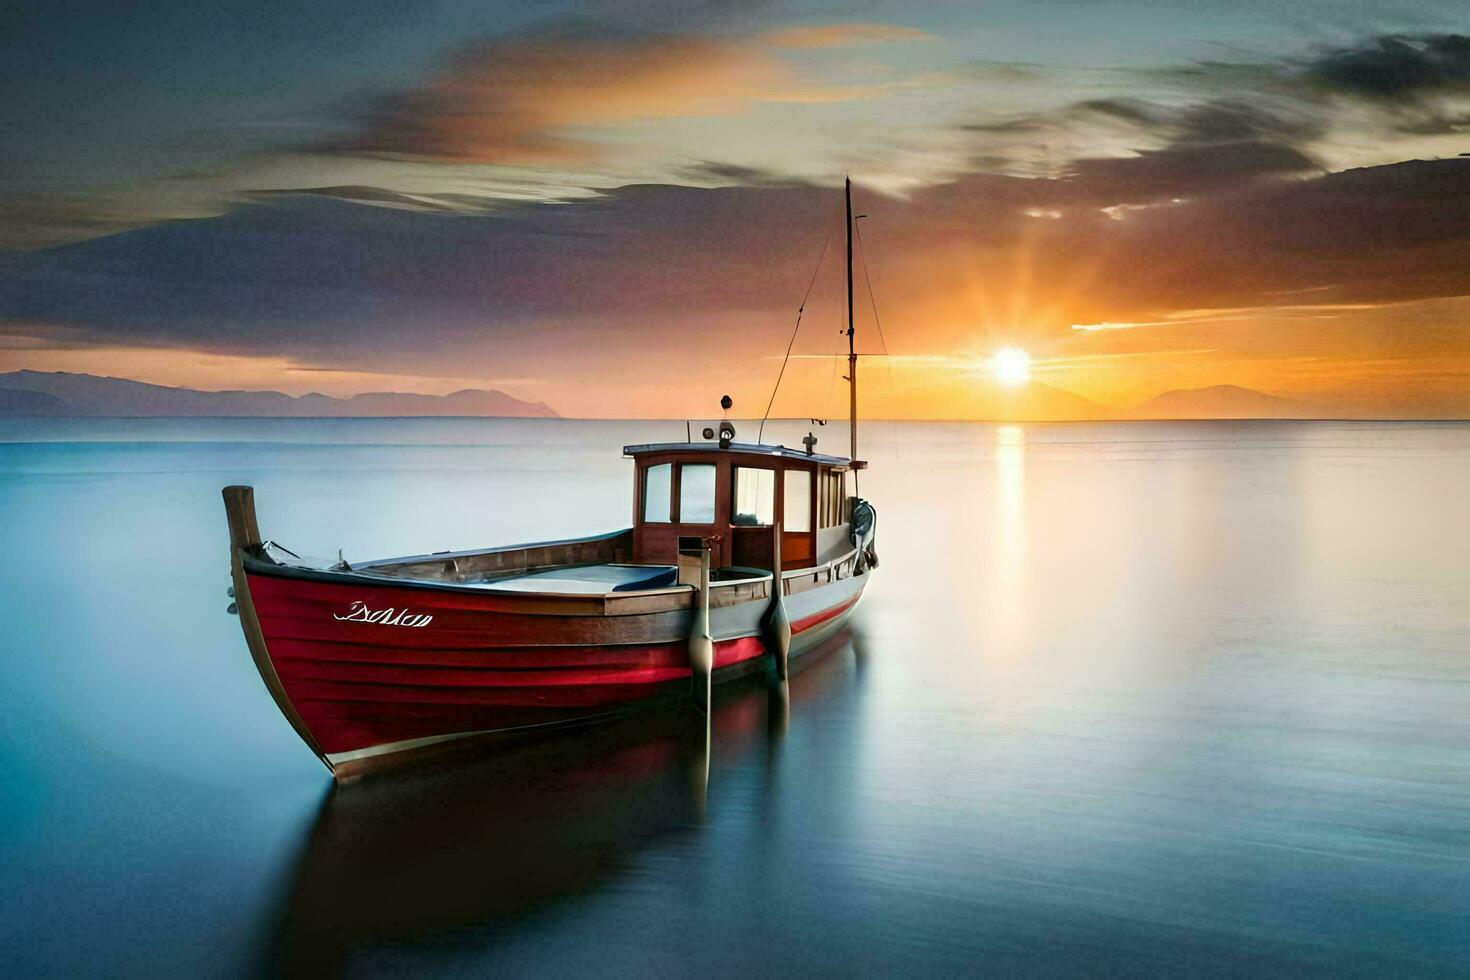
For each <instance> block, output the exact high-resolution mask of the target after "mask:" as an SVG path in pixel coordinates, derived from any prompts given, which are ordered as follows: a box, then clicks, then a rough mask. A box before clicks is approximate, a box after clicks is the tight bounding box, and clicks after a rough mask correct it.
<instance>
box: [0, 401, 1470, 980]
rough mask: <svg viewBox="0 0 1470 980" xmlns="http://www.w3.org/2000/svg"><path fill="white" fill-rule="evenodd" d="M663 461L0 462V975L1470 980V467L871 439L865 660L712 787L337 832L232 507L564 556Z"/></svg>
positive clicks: (614, 516)
mask: <svg viewBox="0 0 1470 980" xmlns="http://www.w3.org/2000/svg"><path fill="white" fill-rule="evenodd" d="M835 430H836V427H834V428H833V429H832V430H827V434H826V436H825V438H824V439H823V444H824V446H823V448H826V447H827V446H828V445H839V444H845V436H844V435H843V433H842V432H840V431H835ZM682 432H683V427H682V426H681V425H677V424H658V425H651V424H646V423H639V424H629V423H566V422H510V423H507V422H487V421H472V420H433V421H417V420H414V421H408V420H404V421H389V422H383V421H372V420H332V421H322V422H316V421H304V420H293V421H218V420H212V421H200V422H170V421H143V422H138V421H70V422H60V421H58V422H35V421H30V422H6V423H0V629H3V633H4V637H5V642H4V647H3V653H4V655H3V665H0V732H3V743H0V767H3V770H0V776H3V780H4V782H3V787H4V789H3V796H0V893H3V894H4V895H5V900H4V902H3V903H0V962H3V963H4V964H5V965H4V967H3V969H4V972H6V973H9V974H11V975H27V974H34V973H42V972H48V973H55V972H76V973H88V974H91V973H96V972H106V973H109V974H141V975H157V974H160V973H172V974H185V975H193V976H200V975H220V974H225V975H229V974H246V975H250V974H258V973H271V972H276V971H279V970H283V969H285V970H289V971H293V972H299V973H312V974H316V973H322V972H332V971H342V972H346V973H349V974H354V975H374V974H381V973H389V972H405V971H411V972H414V973H432V974H447V975H458V974H466V975H482V974H485V973H488V972H490V971H496V972H502V971H511V972H522V973H532V972H534V973H536V974H538V975H564V974H568V973H599V974H603V973H615V974H641V975H648V974H649V973H651V972H653V971H659V972H665V971H667V972H672V971H678V972H680V973H693V972H695V971H698V972H701V973H709V974H716V975H737V974H738V975H758V974H762V973H768V972H777V971H780V972H788V971H802V972H815V973H832V974H836V973H843V974H846V973H859V974H867V975H894V974H898V973H916V972H921V971H922V972H924V973H928V974H934V975H950V974H957V973H972V972H976V971H981V970H983V971H1001V970H1004V971H1006V972H1015V973H1024V974H1057V973H1061V972H1067V973H1099V974H1101V973H1107V974H1147V973H1153V974H1156V973H1159V972H1167V973H1172V974H1186V973H1187V974H1196V975H1198V974H1225V973H1240V972H1251V973H1270V974H1292V975H1303V974H1317V973H1321V974H1337V975H1341V974H1384V975H1386V974H1403V973H1409V972H1412V973H1417V974H1429V973H1442V974H1450V973H1455V972H1457V971H1459V972H1465V971H1470V914H1467V909H1470V492H1467V488H1470V425H1458V424H1432V425H1421V424H1363V423H1351V424H1317V423H1240V424H1234V423H1216V424H1189V423H1167V424H1153V423H1138V424H1125V425H1091V424H1086V425H1083V424H1077V425H1060V426H1024V427H1021V426H992V425H892V424H874V425H872V426H870V427H869V428H868V430H867V434H866V435H867V444H868V446H869V447H870V448H869V449H868V455H870V456H871V458H872V460H873V468H872V469H871V470H870V471H869V472H868V473H867V474H865V475H864V476H863V478H862V488H861V489H862V492H863V493H864V495H865V496H868V497H870V498H871V499H873V500H874V501H875V502H876V504H877V506H878V509H879V513H880V523H879V528H878V547H879V553H880V555H881V558H882V567H881V569H880V570H879V571H878V573H877V575H876V578H875V580H874V583H873V585H872V586H871V587H870V588H869V591H868V595H867V597H866V598H865V600H864V603H863V605H862V607H861V608H860V610H859V612H858V614H857V616H856V618H855V621H854V628H853V630H852V633H851V636H849V637H845V638H840V639H839V640H838V642H835V643H833V644H832V645H830V647H829V648H828V649H827V650H826V651H825V652H824V654H823V655H822V656H821V657H820V658H814V659H810V660H808V661H806V663H805V664H804V669H803V670H802V671H801V672H800V673H799V674H797V675H796V676H794V677H793V679H792V681H791V683H790V686H789V691H786V692H782V691H780V690H778V689H768V688H767V687H765V686H764V685H762V684H760V683H758V682H757V683H755V684H752V685H747V686H745V687H742V688H740V689H737V690H733V691H728V692H722V694H721V697H720V706H719V710H718V711H717V713H716V716H715V719H714V723H713V728H714V731H713V739H712V751H711V761H710V764H709V766H708V770H707V771H706V770H705V768H704V767H703V766H702V765H701V759H702V754H701V752H700V751H699V750H698V748H697V744H696V742H697V740H695V739H693V738H692V737H691V736H690V734H689V730H688V719H687V718H685V717H683V716H682V715H678V714H670V715H660V716H654V717H650V718H648V719H644V720H641V721H638V722H636V723H633V724H629V725H624V726H622V727H619V728H616V729H607V730H603V731H600V732H599V733H598V734H597V735H596V736H595V737H588V736H587V735H586V734H583V735H578V736H575V737H563V738H559V739H554V740H544V741H539V742H535V743H531V744H527V745H523V746H520V747H519V748H516V749H513V750H507V751H501V752H499V753H496V754H491V755H479V756H475V757H472V758H470V759H467V760H466V761H464V762H462V763H460V764H457V765H452V766H447V767H442V768H439V769H434V770H430V771H426V772H421V773H416V774H413V775H409V776H403V777H394V778H386V779H381V780H376V781H371V780H370V781H365V782H362V783H359V784H357V785H353V786H348V787H344V788H342V789H339V790H336V791H333V790H332V788H331V785H330V780H329V777H328V776H327V773H326V771H325V769H323V768H322V767H321V766H320V764H319V763H318V762H317V761H316V760H315V759H314V758H313V757H312V755H311V754H310V752H309V751H308V750H307V749H306V748H305V747H304V746H302V745H301V744H300V743H299V742H298V740H297V739H296V736H295V735H294V734H293V733H292V732H291V730H290V729H289V727H288V726H287V725H286V723H285V721H284V720H283V719H282V718H281V717H280V715H279V714H278V712H277V710H276V708H275V706H274V704H273V703H272V702H271V700H270V698H269V696H268V695H267V694H266V692H265V689H264V688H263V686H262V685H261V683H260V680H259V678H258V676H257V675H256V673H255V670H254V668H253V667H252V666H251V664H250V661H249V657H248V654H247V652H246V649H245V644H244V641H243V639H242V637H241V634H240V629H239V624H238V621H237V620H236V619H235V618H233V617H231V616H228V615H226V614H225V611H224V610H225V605H226V603H227V601H228V600H227V599H226V598H225V593H224V590H225V587H226V585H227V584H228V563H227V556H226V548H225V540H226V538H225V527H224V518H223V513H222V507H221V504H220V500H219V488H220V487H221V486H223V485H224V484H226V483H240V482H246V483H252V484H254V485H255V486H256V488H257V498H258V506H259V513H260V520H261V524H262V527H263V530H264V531H265V534H266V535H267V536H268V537H271V538H274V539H276V540H278V541H280V542H282V543H283V544H285V545H286V546H288V547H290V548H291V549H292V550H294V551H297V552H300V553H302V554H315V555H327V556H335V555H336V552H337V549H338V548H339V547H340V548H342V549H343V551H344V552H345V554H346V556H347V558H348V559H349V560H351V559H365V558H372V557H382V556H385V555H390V554H400V553H418V552H424V551H433V550H441V549H445V548H466V547H472V546H476V545H483V544H490V543H508V542H514V541H524V540H535V539H539V538H553V537H565V536H569V535H573V534H579V533H588V532H594V531H599V530H605V529H610V528H614V527H620V526H623V525H625V524H626V523H627V514H628V512H629V511H630V509H631V508H630V489H629V482H630V481H629V471H628V467H629V466H630V464H629V463H627V462H626V461H624V460H622V459H620V458H619V454H618V448H619V447H620V446H621V445H622V444H624V443H628V442H641V441H648V440H652V439H663V438H679V437H681V436H682ZM768 434H769V433H768ZM802 434H804V432H803V431H801V430H796V429H790V428H786V429H780V430H779V431H777V433H776V436H777V438H778V439H780V440H782V441H786V442H787V443H788V444H796V441H797V440H798V439H799V438H800V436H801V435H802ZM706 779H707V787H706Z"/></svg>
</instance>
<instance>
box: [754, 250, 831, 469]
mask: <svg viewBox="0 0 1470 980" xmlns="http://www.w3.org/2000/svg"><path fill="white" fill-rule="evenodd" d="M832 227H833V226H832V225H830V224H829V225H828V226H827V237H826V238H825V239H824V240H823V241H822V251H821V252H819V253H817V267H816V268H815V269H813V270H812V279H811V282H809V283H807V284H806V294H805V295H803V296H802V297H801V305H800V306H798V307H797V308H796V326H794V327H792V328H791V339H790V340H788V341H787V342H786V356H785V357H783V358H781V370H780V371H779V372H778V373H777V374H776V385H775V387H774V388H772V389H771V397H770V399H769V400H768V401H767V402H766V414H764V415H762V416H761V427H760V431H759V432H757V433H756V437H755V441H756V442H757V443H759V442H760V441H761V439H762V438H763V437H764V436H765V434H766V420H767V419H769V418H770V417H771V406H772V405H774V404H776V392H778V391H780V390H781V379H782V378H784V377H785V376H786V363H787V362H788V361H790V360H791V348H792V347H793V346H794V345H795V344H796V335H797V333H798V332H799V331H800V330H801V315H802V314H803V313H805V312H806V301H807V300H809V299H811V298H812V287H813V286H815V285H816V284H817V275H818V274H819V273H821V271H822V259H824V258H826V257H827V246H828V245H831V244H832Z"/></svg>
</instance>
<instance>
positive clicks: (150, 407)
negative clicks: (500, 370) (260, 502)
mask: <svg viewBox="0 0 1470 980" xmlns="http://www.w3.org/2000/svg"><path fill="white" fill-rule="evenodd" d="M0 415H10V416H15V415H93V416H104V415H105V416H175V417H177V416H216V417H220V416H284V417H304V418H311V417H355V418H376V417H383V416H435V415H436V416H463V415H469V416H493V417H500V418H557V417H558V416H557V414H556V412H553V411H552V410H551V409H550V408H548V407H547V406H545V405H544V404H542V403H541V402H528V401H522V400H521V399H519V398H513V397H511V396H510V395H507V394H506V393H505V392H503V391H493V390H489V391H482V390H479V389H473V388H471V389H466V390H464V391H456V392H455V393H454V394H452V395H414V394H403V393H400V392H391V391H375V392H368V393H366V394H361V395H353V396H352V397H351V398H332V397H329V396H327V395H318V394H310V395H301V396H300V397H295V396H292V395H286V394H282V393H281V392H279V391H196V390H194V389H192V388H169V387H166V386H164V385H150V384H144V383H143V382H141V381H128V380H126V379H124V378H99V377H97V376H95V375H91V374H69V373H66V372H61V371H58V372H54V373H51V372H42V371H12V372H10V373H9V374H0Z"/></svg>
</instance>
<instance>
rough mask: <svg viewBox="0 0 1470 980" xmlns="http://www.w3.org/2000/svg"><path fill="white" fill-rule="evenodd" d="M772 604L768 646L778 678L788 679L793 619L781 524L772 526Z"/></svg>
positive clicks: (767, 624) (769, 611)
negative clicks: (788, 610) (785, 578)
mask: <svg viewBox="0 0 1470 980" xmlns="http://www.w3.org/2000/svg"><path fill="white" fill-rule="evenodd" d="M771 533H772V535H773V540H772V542H771V603H770V608H769V610H768V611H767V612H766V646H767V648H768V649H770V651H771V655H772V656H773V657H775V659H776V676H777V677H779V678H781V680H783V681H784V680H785V679H786V674H787V664H788V662H789V661H790V659H791V618H790V617H789V616H788V615H787V614H786V583H785V582H784V581H782V578H781V571H782V569H781V522H780V521H777V522H776V523H775V524H773V525H772V526H771Z"/></svg>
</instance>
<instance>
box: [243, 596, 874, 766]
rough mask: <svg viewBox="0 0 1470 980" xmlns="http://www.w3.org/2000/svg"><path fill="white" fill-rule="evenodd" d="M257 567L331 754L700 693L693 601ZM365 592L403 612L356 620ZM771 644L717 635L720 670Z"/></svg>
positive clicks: (271, 616) (822, 615)
mask: <svg viewBox="0 0 1470 980" xmlns="http://www.w3.org/2000/svg"><path fill="white" fill-rule="evenodd" d="M246 578H247V580H248V584H249V594H250V596H251V599H252V602H253V604H254V609H255V613H256V615H257V617H258V619H259V623H260V632H261V635H262V638H263V640H264V643H265V647H266V649H267V651H268V655H269V659H270V663H271V665H272V667H273V668H274V670H275V673H276V675H277V676H278V678H279V680H280V685H281V688H282V690H283V692H284V694H285V696H286V698H287V699H288V700H289V703H290V706H291V707H292V708H294V710H295V712H296V714H297V715H298V717H299V718H300V721H301V723H302V725H303V726H304V727H305V728H306V729H307V733H309V735H310V737H311V738H312V739H313V740H314V741H315V742H316V746H317V748H318V749H319V751H320V752H321V753H322V754H323V755H326V756H340V755H342V754H343V753H359V752H363V751H364V750H371V749H374V748H380V747H384V746H389V745H395V744H398V743H405V742H414V741H416V740H423V739H439V738H447V737H454V736H458V735H467V734H471V733H481V732H492V731H503V730H508V729H517V728H525V727H530V726H539V725H551V724H565V723H570V722H574V721H578V720H583V719H588V718H595V717H598V716H601V715H608V714H615V713H619V712H622V711H626V710H629V709H630V708H633V707H635V706H637V705H639V704H641V703H643V702H648V701H653V700H657V699H660V698H666V697H667V698H681V699H687V698H688V697H689V692H690V668H689V662H688V657H689V654H688V651H687V648H686V645H685V638H686V637H687V635H688V631H689V625H688V624H689V614H688V613H687V612H678V611H664V612H651V613H645V614H636V615H630V616H589V615H563V614H558V613H550V614H548V613H543V612H540V611H536V610H530V611H528V610H526V609H525V608H519V609H518V608H516V605H515V604H514V603H508V602H507V601H506V600H505V599H504V597H497V596H493V595H488V594H477V593H473V592H463V591H450V590H434V589H413V588H403V587H395V586H392V585H388V586H383V587H376V586H374V587H366V588H364V587H363V586H360V585H356V584H344V583H337V582H324V581H316V580H311V579H303V578H299V577H281V576H276V575H270V574H260V573H257V572H249V573H247V574H246ZM856 601H857V596H856V595H854V596H851V597H848V598H845V599H842V600H841V601H837V602H836V604H834V605H832V606H830V607H828V608H825V609H821V610H820V611H818V612H815V613H812V614H810V615H808V616H806V617H804V618H802V619H800V620H797V621H796V622H794V623H792V633H793V635H800V634H803V633H810V631H813V630H817V629H819V628H820V627H823V626H824V625H828V624H830V622H831V620H833V619H834V618H836V617H838V616H841V615H842V614H843V613H845V612H846V611H847V610H848V609H849V608H851V606H852V605H853V604H854V603H855V602H856ZM354 603H357V604H359V605H360V607H361V608H362V609H364V610H367V611H369V612H371V611H379V612H381V611H383V610H391V611H392V612H391V613H390V614H388V615H386V616H384V617H383V618H384V619H386V620H387V621H386V622H383V621H379V622H373V621H370V620H367V619H359V618H353V616H354V615H355V614H354V613H353V612H352V610H354V609H356V608H358V607H355V606H354V605H353V604H354ZM418 623H422V625H414V624H418ZM765 652H766V649H765V646H764V644H763V643H762V641H761V640H760V639H759V638H758V637H755V636H748V635H747V636H739V637H734V638H730V639H726V640H717V642H716V644H715V670H716V676H717V678H718V676H719V675H720V674H721V673H724V674H726V675H730V674H735V673H741V672H743V670H742V669H741V665H745V666H746V667H753V666H754V665H753V664H751V663H750V661H753V660H755V659H756V658H759V657H761V656H763V655H764V654H765ZM732 668H733V669H732Z"/></svg>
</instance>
